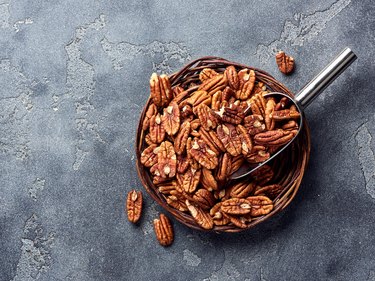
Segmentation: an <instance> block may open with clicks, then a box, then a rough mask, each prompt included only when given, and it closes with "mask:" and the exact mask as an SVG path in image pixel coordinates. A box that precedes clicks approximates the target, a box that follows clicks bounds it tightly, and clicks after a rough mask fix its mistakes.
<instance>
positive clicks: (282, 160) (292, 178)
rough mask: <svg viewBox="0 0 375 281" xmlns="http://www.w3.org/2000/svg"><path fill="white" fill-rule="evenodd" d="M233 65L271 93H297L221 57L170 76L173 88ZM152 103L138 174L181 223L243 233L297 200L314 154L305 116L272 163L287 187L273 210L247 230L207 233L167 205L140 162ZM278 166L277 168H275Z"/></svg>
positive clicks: (139, 142)
mask: <svg viewBox="0 0 375 281" xmlns="http://www.w3.org/2000/svg"><path fill="white" fill-rule="evenodd" d="M230 65H233V66H235V67H236V69H237V70H240V69H243V68H248V69H252V70H254V71H255V73H256V81H260V82H263V83H264V84H265V85H266V87H267V89H268V90H270V91H272V92H281V93H285V94H287V95H289V96H291V97H293V94H292V93H291V91H290V90H289V89H288V88H287V87H285V86H284V85H283V84H281V83H280V82H278V81H277V80H275V79H274V78H273V77H272V76H271V75H269V74H268V73H267V72H265V71H263V70H260V69H257V68H253V67H250V66H247V65H243V64H239V63H236V62H231V61H228V60H225V59H223V58H218V57H203V58H199V59H197V60H195V61H192V62H191V63H189V64H187V65H186V66H185V67H183V68H182V69H181V70H180V71H178V72H176V73H174V74H172V75H170V76H169V78H170V82H171V84H172V86H177V85H179V86H182V87H184V86H187V85H189V84H190V83H197V84H198V83H200V80H199V73H200V71H201V70H202V69H204V68H211V69H213V70H215V71H217V72H224V70H225V68H226V67H227V66H230ZM150 102H151V100H150V99H149V100H148V101H147V103H146V105H145V107H144V109H143V111H142V114H141V118H140V121H139V124H138V129H137V137H136V155H137V162H136V165H137V171H138V175H139V178H140V179H141V182H142V184H143V186H144V188H145V189H146V191H147V192H148V193H149V194H150V195H151V197H152V198H153V199H154V200H155V201H156V202H157V203H158V204H159V205H160V206H162V207H163V208H164V209H165V210H167V211H168V212H169V213H170V214H171V215H172V216H173V217H175V218H176V219H177V220H178V221H180V222H181V223H183V224H184V225H186V226H188V227H190V228H194V229H199V230H203V231H210V232H240V231H243V230H247V229H250V228H252V227H254V226H255V225H257V224H259V223H261V222H263V221H265V220H267V219H269V218H270V217H272V216H273V215H275V214H277V213H279V212H281V211H282V210H283V209H284V208H286V207H287V206H288V205H289V203H290V202H291V201H292V200H293V198H294V197H295V195H296V193H297V191H298V189H299V186H300V184H301V181H302V178H303V175H304V173H305V169H306V167H307V163H308V160H309V155H310V130H309V127H308V125H307V122H306V119H305V117H304V116H303V117H302V118H303V128H302V130H301V132H300V134H299V136H298V137H297V138H296V139H295V140H294V142H293V143H292V144H290V145H289V147H288V148H286V149H285V150H284V151H283V152H282V153H281V154H280V155H279V156H278V157H276V158H275V159H274V160H272V162H271V163H270V164H269V165H270V166H273V168H274V172H275V175H274V178H273V180H272V183H275V184H280V185H281V186H282V187H283V190H282V192H281V193H280V194H279V195H278V196H277V197H276V198H275V199H274V200H273V203H274V208H273V210H272V211H271V212H270V213H269V214H267V215H264V216H260V217H257V218H254V219H253V220H252V221H251V222H250V223H249V224H248V227H247V228H239V227H237V226H235V225H232V224H230V225H225V226H214V228H213V229H211V230H205V229H203V228H201V227H200V226H199V225H198V224H197V223H196V222H195V220H194V219H193V217H192V216H191V215H190V214H188V213H184V212H181V211H179V210H177V209H174V208H172V207H170V206H169V205H168V204H167V203H166V201H165V199H164V197H163V195H162V194H161V193H160V192H159V191H158V189H157V187H156V186H155V185H154V184H153V182H152V178H151V174H150V172H149V171H148V169H147V168H145V167H144V166H143V165H142V164H141V162H140V159H141V153H142V151H143V149H144V148H145V147H146V146H147V144H146V143H145V141H144V138H145V132H144V131H143V130H142V123H143V119H144V117H145V113H146V109H147V108H148V106H149V104H150ZM276 167H277V169H275V168H276Z"/></svg>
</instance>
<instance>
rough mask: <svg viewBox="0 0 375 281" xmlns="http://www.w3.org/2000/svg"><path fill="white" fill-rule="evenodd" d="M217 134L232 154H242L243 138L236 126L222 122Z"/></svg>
mask: <svg viewBox="0 0 375 281" xmlns="http://www.w3.org/2000/svg"><path fill="white" fill-rule="evenodd" d="M217 135H218V137H219V138H220V139H221V141H222V143H223V144H224V147H225V149H226V150H227V151H228V152H229V153H230V154H231V155H232V156H237V155H239V154H241V151H242V148H241V139H240V136H239V135H238V133H237V130H236V127H234V126H233V125H231V124H228V123H227V124H222V125H219V126H218V127H217Z"/></svg>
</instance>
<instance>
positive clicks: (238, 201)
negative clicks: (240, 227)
mask: <svg viewBox="0 0 375 281" xmlns="http://www.w3.org/2000/svg"><path fill="white" fill-rule="evenodd" d="M251 208H252V206H251V204H250V202H249V201H248V200H247V199H243V198H230V199H228V200H225V201H223V202H222V204H221V207H220V209H221V210H222V211H223V212H224V213H227V214H229V215H245V214H248V213H250V211H251Z"/></svg>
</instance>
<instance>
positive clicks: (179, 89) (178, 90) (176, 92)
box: [172, 86, 184, 98]
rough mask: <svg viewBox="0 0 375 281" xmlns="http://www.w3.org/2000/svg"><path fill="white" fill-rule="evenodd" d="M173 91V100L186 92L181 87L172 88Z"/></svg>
mask: <svg viewBox="0 0 375 281" xmlns="http://www.w3.org/2000/svg"><path fill="white" fill-rule="evenodd" d="M172 91H173V98H175V97H177V96H178V95H179V94H181V93H182V92H184V88H182V87H180V86H175V87H173V88H172Z"/></svg>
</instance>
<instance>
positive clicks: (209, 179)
mask: <svg viewBox="0 0 375 281" xmlns="http://www.w3.org/2000/svg"><path fill="white" fill-rule="evenodd" d="M202 185H203V187H204V188H205V189H207V190H208V191H212V190H217V189H218V188H219V187H218V184H217V181H216V179H215V177H214V176H213V175H212V171H211V170H208V169H206V168H203V169H202Z"/></svg>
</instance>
